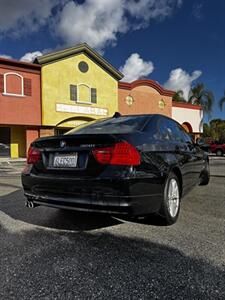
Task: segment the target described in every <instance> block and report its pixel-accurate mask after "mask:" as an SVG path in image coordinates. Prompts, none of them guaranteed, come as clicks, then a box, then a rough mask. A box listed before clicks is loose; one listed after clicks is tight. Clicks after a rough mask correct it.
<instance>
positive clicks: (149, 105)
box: [118, 79, 174, 117]
mask: <svg viewBox="0 0 225 300" xmlns="http://www.w3.org/2000/svg"><path fill="white" fill-rule="evenodd" d="M173 95H174V92H173V91H169V90H166V89H164V88H163V87H161V86H160V85H159V84H158V83H157V82H155V81H153V80H148V79H145V80H136V81H133V82H131V83H127V82H119V91H118V105H119V112H120V113H121V114H122V115H128V114H163V115H166V116H168V117H171V116H172V97H173Z"/></svg>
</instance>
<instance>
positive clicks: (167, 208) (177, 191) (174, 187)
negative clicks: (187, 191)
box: [159, 172, 181, 225]
mask: <svg viewBox="0 0 225 300" xmlns="http://www.w3.org/2000/svg"><path fill="white" fill-rule="evenodd" d="M180 198H181V187H180V183H179V180H178V178H177V176H176V175H175V174H174V173H173V172H171V173H170V174H169V176H168V178H167V180H166V183H165V187H164V196H163V201H162V205H161V208H160V211H159V215H160V217H161V218H162V221H163V223H164V224H165V225H172V224H174V223H176V221H177V219H178V216H179V212H180V200H181V199H180Z"/></svg>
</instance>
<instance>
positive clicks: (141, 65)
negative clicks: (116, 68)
mask: <svg viewBox="0 0 225 300" xmlns="http://www.w3.org/2000/svg"><path fill="white" fill-rule="evenodd" d="M153 70H154V65H153V63H152V62H151V61H144V60H143V59H142V58H141V57H140V55H139V54H138V53H133V54H131V56H130V57H128V59H127V60H126V62H125V65H124V66H123V67H120V71H121V72H122V73H123V74H124V78H123V81H127V82H131V81H133V80H136V79H138V78H141V77H144V76H148V75H149V74H150V73H152V71H153Z"/></svg>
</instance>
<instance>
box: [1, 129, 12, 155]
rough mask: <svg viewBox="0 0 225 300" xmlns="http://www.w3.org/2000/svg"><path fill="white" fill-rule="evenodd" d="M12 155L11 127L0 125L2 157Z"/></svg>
mask: <svg viewBox="0 0 225 300" xmlns="http://www.w3.org/2000/svg"><path fill="white" fill-rule="evenodd" d="M2 156H4V157H7V156H10V128H9V127H0V157H2Z"/></svg>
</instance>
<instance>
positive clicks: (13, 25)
mask: <svg viewBox="0 0 225 300" xmlns="http://www.w3.org/2000/svg"><path fill="white" fill-rule="evenodd" d="M0 2H1V9H0V37H2V36H10V37H19V38H20V37H23V36H25V35H28V34H32V33H34V32H37V31H39V30H40V29H41V28H43V26H46V27H45V32H46V29H48V30H49V34H51V33H53V34H55V35H56V36H57V37H59V39H60V45H59V46H61V47H64V46H72V45H74V44H77V43H81V42H87V43H89V44H90V45H91V46H92V47H94V48H96V49H97V50H100V51H101V50H103V49H104V48H105V47H106V46H107V45H115V44H116V42H117V39H118V37H119V35H120V34H124V33H126V32H128V31H131V30H137V29H140V28H142V27H145V26H148V25H149V23H150V22H151V21H152V20H156V21H158V20H162V19H164V18H166V17H169V16H171V15H172V14H173V12H174V11H175V10H176V9H177V8H178V7H180V5H181V4H182V0H139V1H137V0H86V1H83V2H82V3H80V1H78V0H38V1H35V0H32V1H31V0H19V1H18V0H7V1H0Z"/></svg>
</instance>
